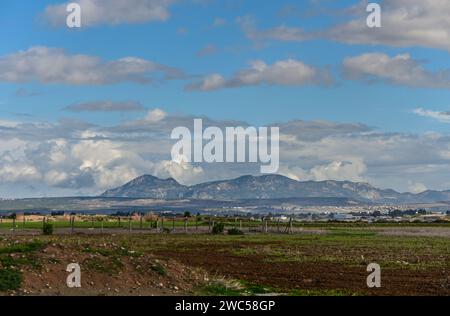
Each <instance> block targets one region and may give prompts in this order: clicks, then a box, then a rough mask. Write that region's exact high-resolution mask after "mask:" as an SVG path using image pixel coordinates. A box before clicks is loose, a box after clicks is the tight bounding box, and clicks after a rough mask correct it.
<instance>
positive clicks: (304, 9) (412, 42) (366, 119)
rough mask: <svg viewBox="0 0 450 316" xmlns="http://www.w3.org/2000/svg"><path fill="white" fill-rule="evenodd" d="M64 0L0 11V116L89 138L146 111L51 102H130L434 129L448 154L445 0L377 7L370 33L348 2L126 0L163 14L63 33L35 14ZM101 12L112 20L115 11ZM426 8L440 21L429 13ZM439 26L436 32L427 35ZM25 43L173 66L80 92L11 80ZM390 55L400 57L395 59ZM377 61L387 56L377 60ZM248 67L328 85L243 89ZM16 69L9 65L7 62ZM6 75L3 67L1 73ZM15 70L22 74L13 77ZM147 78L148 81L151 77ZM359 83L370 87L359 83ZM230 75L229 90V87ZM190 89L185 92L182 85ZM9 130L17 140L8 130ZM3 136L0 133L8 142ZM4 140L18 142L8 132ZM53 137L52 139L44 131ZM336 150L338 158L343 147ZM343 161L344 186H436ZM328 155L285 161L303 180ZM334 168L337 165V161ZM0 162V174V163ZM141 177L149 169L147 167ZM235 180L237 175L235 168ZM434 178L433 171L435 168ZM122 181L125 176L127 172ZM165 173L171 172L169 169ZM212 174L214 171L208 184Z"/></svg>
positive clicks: (249, 116) (267, 81)
mask: <svg viewBox="0 0 450 316" xmlns="http://www.w3.org/2000/svg"><path fill="white" fill-rule="evenodd" d="M75 2H76V1H75ZM97 2H98V0H97V1H96V0H84V3H97ZM105 2H107V1H105ZM118 2H120V1H118V0H112V1H111V3H112V5H111V6H110V8H109V9H107V8H106V9H105V8H101V7H100V9H98V10H100V12H101V10H114V8H115V6H116V4H117V3H118ZM65 3H66V2H65V1H55V0H53V1H50V0H45V1H25V0H15V1H2V2H1V3H0V38H2V44H1V45H0V121H5V122H15V123H17V122H20V124H26V123H30V124H34V125H39V124H42V123H48V124H58V121H60V120H61V119H71V120H77V121H78V122H84V123H89V124H92V126H95V129H97V131H98V130H101V129H105V128H112V127H115V126H119V125H121V124H126V122H135V121H137V120H139V119H140V118H142V117H143V116H145V115H146V113H143V112H144V111H120V112H111V111H107V112H105V111H84V112H83V111H80V112H73V111H68V110H65V108H66V107H68V106H71V105H74V104H80V103H90V102H100V101H101V102H105V101H109V102H118V103H119V102H125V101H127V102H128V101H130V102H136V103H139V104H141V105H142V106H143V107H145V108H146V110H145V111H147V110H148V111H151V110H154V109H161V110H162V111H164V112H165V113H167V115H169V116H170V115H175V116H176V115H178V116H191V115H192V116H206V117H209V118H211V119H212V120H215V121H223V120H239V121H245V122H248V123H249V124H254V125H269V124H273V123H275V122H276V123H279V124H285V123H287V122H289V121H293V120H301V121H307V122H309V121H319V120H320V121H329V122H334V123H335V124H345V123H355V124H362V125H365V126H368V127H369V128H370V129H371V132H372V133H380V134H383V135H385V136H386V135H390V134H398V135H402V136H403V137H407V138H408V139H409V138H420V137H423V135H430V134H432V135H439V137H441V138H442V139H441V141H442V143H439V146H441V147H444V148H446V146H448V143H447V140H446V139H445V137H447V135H448V133H449V132H450V124H449V123H450V114H448V113H447V112H448V111H450V75H449V72H448V70H446V69H447V68H448V65H449V55H448V54H449V51H450V48H448V46H447V44H445V40H447V39H448V40H450V35H449V32H447V31H445V29H446V28H445V27H446V25H445V21H443V19H440V18H442V17H445V16H447V17H448V16H450V15H449V14H450V6H448V5H445V4H442V7H441V8H440V7H436V5H434V4H433V1H415V0H414V1H412V4H411V7H405V8H402V6H404V4H403V2H402V1H400V0H389V1H379V3H380V4H381V6H382V9H383V11H382V21H383V28H382V30H367V27H366V25H364V23H363V22H364V21H365V18H366V16H367V13H366V12H365V10H364V8H365V3H364V2H361V1H359V0H356V1H322V0H319V1H317V0H316V1H306V0H305V1H298V0H296V1H256V0H228V1H220V0H203V1H202V0H184V1H183V0H178V1H175V0H174V1H170V0H142V1H138V0H133V1H130V2H129V3H130V6H132V5H133V3H141V5H142V3H144V5H145V3H147V4H156V5H159V6H160V7H161V8H163V9H164V11H165V12H166V13H167V16H166V17H164V18H148V19H145V18H144V20H143V21H141V22H139V23H136V22H134V21H133V20H132V18H133V14H138V13H139V12H133V10H130V12H126V13H124V14H123V16H122V17H121V18H122V20H120V21H119V22H116V23H109V22H105V20H102V19H101V18H100V19H97V20H95V19H94V18H93V20H92V21H91V22H92V23H90V24H89V25H83V26H82V27H81V29H69V28H67V27H66V26H64V25H63V24H58V23H56V22H54V21H55V20H58V19H61V18H64V16H63V17H58V16H56V15H57V14H58V12H59V11H57V10H54V11H52V12H53V13H52V12H50V11H49V8H58V5H65ZM81 4H83V1H81ZM414 6H416V7H418V8H419V9H422V10H423V14H422V15H420V16H418V17H414V16H413V15H411V16H407V17H405V19H404V20H401V19H398V16H397V15H398V14H399V12H400V11H401V9H404V10H406V11H407V12H409V11H408V10H413V9H414ZM361 8H362V9H361ZM86 11H88V10H86ZM86 11H84V12H83V11H82V21H83V14H86V15H89V14H93V13H92V12H86ZM49 12H50V13H49ZM55 12H56V13H55ZM411 12H412V11H411ZM97 13H98V12H97ZM101 13H102V12H101ZM105 14H106V13H105ZM108 14H113V15H112V16H120V14H118V13H117V12H116V13H115V14H114V12H113V13H111V12H109V13H108ZM436 14H442V16H438V17H436ZM89 19H91V17H90V16H89ZM415 19H416V20H415ZM428 19H429V20H433V19H435V20H436V25H430V23H427V21H428ZM444 19H445V18H444ZM447 20H448V19H447ZM58 21H59V20H58ZM352 21H353V22H354V21H361V24H358V23H356V24H355V23H353V24H351V23H352ZM82 23H83V22H82ZM413 23H414V24H413ZM421 23H422V24H421ZM355 25H356V26H355ZM411 25H415V27H416V28H417V30H414V29H411ZM283 28H284V29H283ZM447 29H448V28H447ZM289 30H290V31H295V32H294V33H295V34H296V35H298V34H301V32H303V33H305V34H309V35H307V36H306V38H295V39H293V38H290V39H288V40H286V39H285V38H283V35H286V33H287V32H288V31H289ZM442 30H444V31H443V32H444V34H440V33H441V32H442ZM414 31H417V32H414ZM336 32H337V33H336ZM339 32H341V33H339ZM410 32H411V33H410ZM413 33H414V34H416V35H414V34H413ZM411 34H413V35H411ZM417 34H418V35H417ZM357 35H359V36H357ZM434 35H436V36H434ZM300 37H301V36H300ZM361 38H362V39H361ZM33 47H44V48H45V49H46V50H45V52H44V54H49V55H52V54H56V55H58V54H61V55H62V56H74V55H78V54H80V55H85V56H90V57H92V58H97V59H98V60H100V62H101V63H106V64H108V63H109V62H114V61H117V60H120V59H121V58H125V57H133V58H139V59H140V60H145V61H150V62H152V63H156V64H158V65H164V66H165V67H170V68H171V69H177V70H178V71H180V72H182V73H183V75H181V76H179V77H177V78H175V79H170V80H167V79H164V78H162V77H161V74H158V75H157V76H158V79H157V80H156V81H155V82H152V83H142V82H136V81H133V80H130V79H129V77H126V78H125V79H123V78H122V79H118V80H113V81H114V82H108V83H105V82H100V83H94V84H93V83H90V82H89V81H86V82H84V83H81V84H74V83H73V82H68V81H65V80H59V79H58V78H60V77H64V73H63V72H64V71H66V70H64V69H66V68H64V69H63V70H57V71H60V72H61V73H58V74H57V75H56V79H54V80H52V81H51V82H48V81H46V80H45V79H43V78H42V73H39V72H37V71H35V70H33V69H32V70H30V69H27V70H25V71H24V73H21V72H20V70H19V69H12V67H13V66H10V64H12V62H13V60H16V59H14V58H24V60H27V59H26V58H28V57H27V56H28V55H25V57H20V52H27V51H28V52H29V50H30V49H32V48H33ZM53 50H55V51H53ZM56 50H58V52H59V53H56ZM375 53H376V54H377V55H370V56H368V57H367V58H369V57H370V60H371V61H370V62H373V63H374V64H375V65H379V66H375V67H373V68H371V69H367V68H365V65H366V64H367V63H366V64H364V65H361V64H360V61H361V60H360V59H357V60H353V63H351V67H349V66H348V65H347V68H345V66H344V61H345V60H346V59H350V58H356V57H358V56H364V55H365V54H375ZM18 56H19V57H18ZM52 56H53V55H52ZM58 56H60V55H58ZM396 56H397V57H398V56H407V57H406V59H405V58H397V59H396V58H395V57H396ZM386 58H388V59H389V60H388V61H386ZM255 60H258V61H262V62H264V63H265V64H266V65H267V66H268V67H269V68H270V67H271V66H272V65H275V64H276V63H277V62H280V61H287V60H294V61H296V62H298V63H301V65H307V66H308V67H311V68H313V69H315V70H317V71H318V72H323V73H327V74H328V76H330V77H332V78H333V82H332V83H330V82H324V80H322V79H319V78H306V79H304V78H303V79H298V78H297V79H294V82H290V83H289V84H285V83H284V82H285V81H284V80H283V79H282V78H275V76H276V75H273V74H272V75H270V76H271V77H270V78H268V77H261V78H260V79H258V80H257V82H252V83H250V84H248V83H243V81H242V79H241V78H240V74H241V72H242V71H245V70H249V69H250V68H251V66H250V63H251V62H252V61H255ZM8 63H10V64H8ZM17 65H19V64H15V66H17ZM108 65H109V64H108ZM33 67H34V66H33ZM47 67H48V69H49V72H50V71H55V72H56V70H52V64H51V63H50V64H49V65H48V66H47ZM383 67H384V68H383ZM102 69H103V68H102ZM380 69H381V70H380ZM391 69H392V71H390V70H391ZM411 69H415V70H414V71H411ZM13 71H16V72H17V73H14V74H12V72H13ZM27 71H29V73H25V72H27ZM164 71H165V70H163V71H162V72H164ZM446 71H447V72H446ZM1 72H4V74H5V73H7V72H8V74H9V75H8V76H7V75H3V76H2V74H1ZM11 74H12V75H11ZM212 74H218V75H220V77H221V78H222V79H223V80H224V83H223V84H222V85H219V86H218V87H215V88H214V89H201V88H199V87H200V86H199V84H201V83H202V82H206V80H207V78H208V77H209V76H211V75H212ZM128 75H129V74H127V75H126V76H128ZM146 75H148V74H146ZM150 75H151V76H153V73H151V74H150ZM282 75H283V74H281V75H280V76H282ZM11 76H14V78H13V77H11ZM58 76H60V77H58ZM262 76H269V75H262ZM368 77H370V79H371V80H369V81H370V82H368V80H366V79H367V78H368ZM12 78H13V79H12ZM236 81H237V82H239V83H238V84H234V83H233V82H236ZM318 81H321V82H318ZM430 82H436V83H430ZM195 83H197V86H196V87H197V88H195V89H188V88H187V87H189V85H192V84H195ZM205 90H207V91H205ZM15 123H14V124H15ZM8 124H9V125H11V124H12V123H5V126H7V125H8ZM17 133H18V134H17V135H19V134H20V131H18V132H17ZM297 136H298V135H297ZM8 137H9V138H11V139H12V138H13V137H12V136H11V135H9V136H8ZM61 137H62V136H61ZM16 138H17V139H20V137H19V136H17V137H16ZM54 138H55V139H58V138H60V137H59V135H54ZM27 141H28V140H27ZM45 141H48V140H43V139H42V140H39V141H38V142H34V143H32V144H31V143H27V145H23V146H25V147H26V146H28V147H27V148H31V147H32V146H38V144H42V143H43V142H45ZM30 146H31V147H30ZM411 146H412V145H411ZM437 146H438V145H437ZM25 147H23V148H21V149H18V147H17V146H15V147H14V149H11V148H8V149H4V150H3V153H12V152H13V151H14V150H16V151H17V153H15V154H14V155H13V157H14V161H17V163H18V161H20V163H21V164H25V165H27V164H29V163H30V164H31V165H32V166H34V167H36V165H34V164H33V163H32V162H29V161H27V162H25V161H24V160H23V159H22V157H19V156H20V152H24V151H25V149H24V148H25ZM0 150H1V149H0ZM439 155H441V156H442V159H441V160H439V161H438V162H436V161H425V160H424V161H422V162H420V164H419V163H417V165H420V166H422V167H423V166H429V165H435V164H437V165H439V166H440V168H444V165H445V163H447V161H444V160H445V159H446V158H444V157H446V156H445V154H443V153H440V154H439ZM341 156H345V155H344V153H342V155H341ZM356 156H357V155H356ZM356 156H352V157H350V158H348V159H349V160H348V161H350V162H351V163H353V161H359V160H358V159H360V158H361V159H362V161H364V163H363V164H364V168H362V170H361V172H360V173H361V174H358V176H357V177H354V176H349V177H347V178H348V179H349V180H364V181H370V182H372V183H374V184H376V185H379V186H382V187H394V188H396V189H399V190H409V189H410V188H435V189H443V188H444V187H445V186H446V185H447V184H446V183H442V180H441V179H440V177H433V176H431V174H430V173H427V176H426V177H425V178H424V175H423V173H419V174H416V175H414V176H411V177H410V179H409V180H408V181H409V182H410V184H407V183H405V184H404V185H402V184H400V182H398V183H393V180H392V179H389V177H386V176H381V174H384V173H385V172H387V171H386V170H387V169H383V170H380V169H376V167H379V165H383V166H384V165H385V164H386V162H383V163H382V162H380V163H377V162H376V161H373V162H371V163H367V161H366V160H367V158H365V156H364V155H363V154H361V157H359V156H358V157H356ZM141 157H142V155H141ZM298 157H302V156H301V155H299V156H298ZM335 158H336V156H333V158H331V157H329V156H327V155H326V154H324V155H323V156H322V157H318V159H317V163H316V164H315V163H312V162H309V163H308V164H307V166H298V167H299V168H302V170H304V171H305V172H306V174H308V176H306V177H307V178H313V179H316V178H317V177H316V178H314V177H313V176H312V174H313V173H314V172H313V171H312V170H313V169H314V167H317V166H328V167H330V166H331V165H332V163H334V162H336V161H335ZM152 159H153V158H152ZM308 159H309V158H308ZM352 159H356V160H352ZM387 160H388V161H392V159H391V160H389V159H387ZM342 161H344V162H346V161H347V160H346V159H344V158H342ZM396 163H398V162H396ZM300 164H301V163H300ZM286 165H289V167H288V169H289V170H290V171H289V172H286V173H287V174H289V175H291V173H292V172H291V171H292V168H294V167H295V166H293V162H292V161H291V162H289V163H287V164H286ZM371 165H373V166H374V168H375V169H372V168H371V167H370V166H371ZM406 165H409V163H406V162H405V163H404V165H403V166H406ZM8 166H9V165H8ZM0 167H1V166H0ZM389 167H392V165H391V166H389ZM2 168H3V169H5V170H6V169H7V167H6V165H5V164H4V165H3V167H2ZM8 168H9V167H8ZM11 168H12V167H11ZM386 168H387V167H386ZM417 168H418V167H417ZM0 169H1V168H0ZM36 169H37V170H39V174H40V175H41V178H39V177H36V179H42V177H44V174H46V173H49V171H51V170H45V171H44V170H40V169H39V168H38V167H36ZM50 169H51V168H50ZM78 169H79V168H78ZM433 170H434V169H433ZM135 171H136V172H135V173H139V172H141V171H142V172H144V171H147V170H145V168H144V169H143V170H141V169H137V170H135ZM148 171H149V172H152V169H151V168H150V170H148ZM240 172H241V173H246V172H245V170H241V171H240ZM302 172H303V171H302ZM302 172H300V173H298V172H297V173H295V172H293V173H294V174H295V175H296V177H298V178H303V177H304V176H305V175H304V174H303V173H302ZM435 172H438V173H440V172H441V169H439V171H435ZM153 173H154V172H153ZM130 174H133V175H134V173H133V172H131V173H130ZM408 174H411V171H408ZM168 175H173V174H172V173H171V172H169V174H168ZM236 175H238V174H236ZM220 176H221V175H220V174H219V173H218V174H215V175H214V176H213V177H217V178H219V177H220ZM397 176H399V177H402V176H403V175H400V174H399V175H397ZM5 177H6V176H5ZM383 177H384V178H383ZM94 178H95V177H94ZM181 178H182V177H181ZM203 178H207V179H209V178H210V176H207V175H203ZM203 178H201V179H203ZM330 178H333V176H330ZM334 178H337V179H339V180H343V178H344V179H345V178H346V176H341V175H340V173H339V176H337V177H334ZM317 179H318V180H320V179H323V177H319V178H317ZM123 180H125V179H119V180H117V183H119V182H120V181H123ZM39 181H43V180H36V182H37V183H39ZM186 181H187V182H196V181H198V180H186ZM23 182H24V181H23V180H20V181H19V180H18V181H17V182H14V183H13V184H14V185H13V186H14V187H15V186H17V187H18V188H23V187H25V186H27V185H29V184H26V185H25V184H24V183H23ZM51 183H53V182H51V181H50V183H47V184H46V186H45V187H46V189H45V192H40V191H39V190H37V191H36V192H35V193H32V194H36V195H39V194H49V195H52V194H56V195H58V194H66V193H74V194H75V193H82V194H85V193H88V192H92V191H96V190H98V191H100V190H101V189H103V188H104V186H102V185H98V181H97V180H96V181H94V183H96V184H95V185H93V186H92V187H83V186H77V187H75V188H71V187H70V185H68V186H67V187H66V186H64V187H63V188H61V187H60V186H58V185H55V186H52V184H51ZM117 183H114V184H117ZM391 184H392V185H391ZM34 186H36V184H34ZM47 186H48V188H47ZM448 187H450V185H449V186H448ZM5 190H6V189H4V192H6V193H5V194H6V195H8V191H7V190H6V191H5ZM20 190H22V189H19V191H20ZM25 191H26V190H23V192H25ZM419 191H420V189H419ZM1 192H2V190H0V193H1ZM26 192H27V194H29V192H28V191H26ZM23 194H25V193H23Z"/></svg>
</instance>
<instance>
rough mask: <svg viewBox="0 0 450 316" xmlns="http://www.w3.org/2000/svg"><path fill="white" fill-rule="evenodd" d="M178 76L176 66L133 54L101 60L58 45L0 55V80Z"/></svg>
mask: <svg viewBox="0 0 450 316" xmlns="http://www.w3.org/2000/svg"><path fill="white" fill-rule="evenodd" d="M180 76H182V73H181V71H180V70H177V69H175V68H171V67H168V66H165V65H161V64H157V63H154V62H152V61H148V60H145V59H141V58H136V57H124V58H121V59H117V60H112V61H103V60H101V59H100V58H98V57H94V56H89V55H70V54H67V53H66V52H65V51H64V50H62V49H57V48H49V47H44V46H35V47H31V48H30V49H28V50H26V51H19V52H17V53H13V54H10V55H7V56H2V57H0V82H12V83H23V82H35V81H37V82H41V83H60V84H71V85H90V84H93V85H103V84H114V83H119V82H136V83H141V84H144V83H150V82H152V81H154V80H156V79H160V78H161V77H162V78H163V79H172V78H178V77H180Z"/></svg>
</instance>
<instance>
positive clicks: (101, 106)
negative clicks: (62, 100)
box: [65, 101, 145, 112]
mask: <svg viewBox="0 0 450 316" xmlns="http://www.w3.org/2000/svg"><path fill="white" fill-rule="evenodd" d="M65 110H67V111H72V112H139V111H144V110H145V108H144V106H143V105H142V104H141V103H140V102H136V101H124V102H114V101H96V102H86V103H77V104H72V105H69V106H67V107H66V108H65Z"/></svg>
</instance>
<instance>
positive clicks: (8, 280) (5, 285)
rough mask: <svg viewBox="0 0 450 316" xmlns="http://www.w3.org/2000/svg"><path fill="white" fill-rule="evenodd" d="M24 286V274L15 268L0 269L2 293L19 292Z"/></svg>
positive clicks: (0, 288) (0, 289)
mask: <svg viewBox="0 0 450 316" xmlns="http://www.w3.org/2000/svg"><path fill="white" fill-rule="evenodd" d="M21 285H22V273H21V272H20V271H19V270H17V269H13V268H10V267H8V268H1V269H0V292H5V291H12V290H17V289H19V288H20V286H21Z"/></svg>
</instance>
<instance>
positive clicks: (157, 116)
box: [145, 109, 167, 123]
mask: <svg viewBox="0 0 450 316" xmlns="http://www.w3.org/2000/svg"><path fill="white" fill-rule="evenodd" d="M166 116H167V113H166V112H164V111H163V110H161V109H154V110H151V111H149V112H148V114H147V116H146V117H145V120H146V121H148V122H150V123H157V122H159V121H162V120H164V119H165V118H166Z"/></svg>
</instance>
